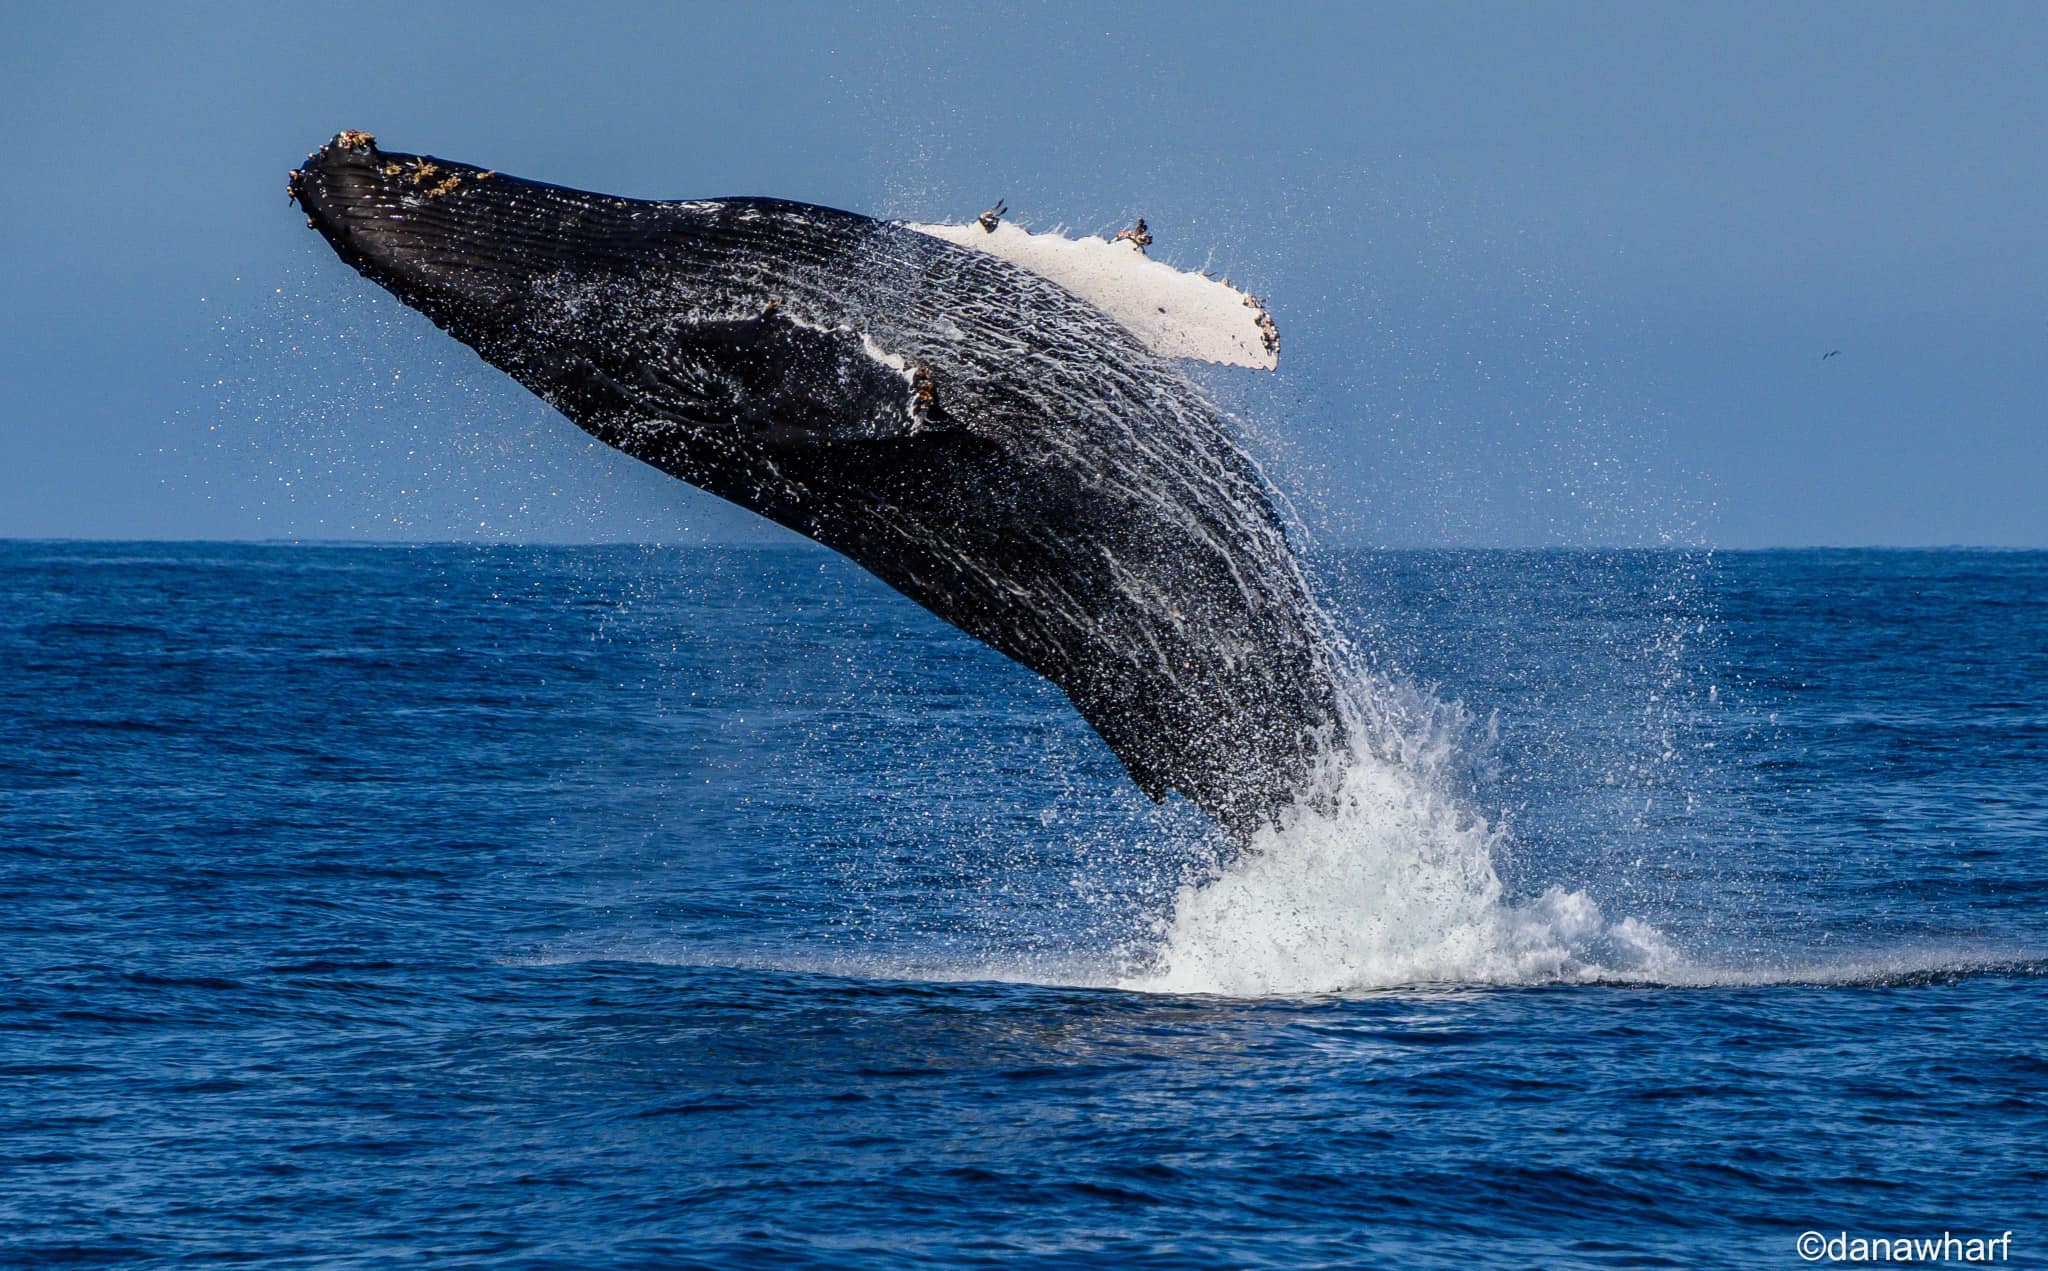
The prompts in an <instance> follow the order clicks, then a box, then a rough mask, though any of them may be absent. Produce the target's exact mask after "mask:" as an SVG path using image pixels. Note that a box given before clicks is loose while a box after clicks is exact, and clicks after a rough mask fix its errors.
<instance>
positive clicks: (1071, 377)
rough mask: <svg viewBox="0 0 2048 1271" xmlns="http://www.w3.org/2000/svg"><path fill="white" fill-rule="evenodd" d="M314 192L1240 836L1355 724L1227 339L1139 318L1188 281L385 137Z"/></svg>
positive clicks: (1201, 299) (532, 385)
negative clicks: (1142, 284) (1095, 271)
mask: <svg viewBox="0 0 2048 1271" xmlns="http://www.w3.org/2000/svg"><path fill="white" fill-rule="evenodd" d="M290 194H291V197H292V198H293V199H294V200H295V201H296V202H297V203H298V204H299V205H300V206H301V207H302V208H303V209H304V211H305V213H306V215H307V218H308V224H310V225H311V226H312V227H313V228H315V229H317V230H318V231H319V232H320V233H321V234H322V235H323V236H324V237H325V238H326V240H327V241H328V243H329V244H330V245H331V246H332V247H333V248H334V250H335V252H336V253H337V254H339V255H340V257H341V258H342V260H344V261H346V262H347V263H348V264H350V265H352V266H354V267H355V268H356V269H357V270H359V271H360V272H361V273H363V274H364V275H365V276H367V277H368V278H370V279H371V280H373V281H374V282H376V283H378V284H379V285H381V286H383V287H385V288H386V289H388V290H390V291H391V292H392V293H393V294H395V295H396V296H397V297H398V298H399V299H400V300H402V301H404V302H405V303H406V304H407V305H410V306H411V307H413V308H415V309H417V310H419V311H420V312H421V313H423V314H425V315H426V316H427V317H428V318H430V319H432V320H433V321H434V322H435V323H436V324H437V325H439V326H440V327H441V328H442V329H443V330H445V331H447V332H448V333H449V334H451V335H453V336H454V337H455V338H456V339H458V340H460V341H462V342H463V343H464V344H467V345H469V346H470V347H471V348H473V349H474V350H476V352H477V353H478V354H480V355H481V356H482V357H483V358H484V359H485V360H486V361H488V362H490V363H491V364H492V365H494V366H496V367H498V368H500V369H502V370H503V371H505V372H506V373H507V374H509V375H510V376H512V378H514V379H515V380H517V381H518V382H519V383H521V384H523V385H525V386H526V387H527V388H529V389H531V390H532V391H533V392H535V393H536V394H538V395H539V396H540V397H542V398H543V399H545V400H546V401H548V402H549V403H550V404H552V405H553V406H555V407H556V408H557V409H559V410H560V411H561V412H562V413H563V414H564V415H566V416H568V417H569V419H570V420H572V421H574V422H575V423H576V424H577V425H578V426H579V427H581V428H583V429H584V430H585V431H587V432H589V433H590V434H591V435H593V436H595V437H597V438H599V439H600V440H602V441H604V442H605V443H607V444H609V445H611V446H614V447H617V448H618V449H620V450H622V451H624V452H625V453H627V454H629V455H632V456H633V457H634V458H637V459H640V460H642V461H644V462H646V463H649V464H651V465H653V466H654V467H657V468H659V469H661V470H662V471H664V472H667V473H669V474H671V475H673V476H676V477H679V478H681V479H682V480H684V481H688V482H690V483H691V484H692V485H696V486H698V487H701V488H702V489H704V490H707V491H710V492H711V493H713V494H715V495H718V496H720V497H722V498H725V499H728V500H731V501H732V502H734V503H737V504H739V505H741V506H743V507H746V508H750V509H752V510H753V511H755V512H758V513H760V514H761V515H763V516H765V517H768V518H769V519H771V520H773V521H775V522H778V523H779V524H782V525H785V526H787V527H789V528H790V529H793V530H795V531H797V532H798V533H800V534H804V535H806V536H808V537H810V538H812V539H815V540H817V541H818V542H820V543H823V544H825V545H826V546H828V547H831V548H833V549H835V550H837V551H839V552H841V553H844V554H845V555H846V556H848V557H850V558H852V559H853V560H854V561H856V562H858V563H859V564H861V565H862V566H864V567H865V568H867V569H868V570H869V571H871V572H872V573H874V574H875V575H876V576H877V577H879V578H881V579H882V580H883V581H884V582H886V583H888V584H889V585H890V586H892V587H894V588H895V589H896V590H898V591H900V592H902V593H903V594H904V595H905V596H907V597H909V598H910V599H911V600H914V601H916V602H917V603H919V604H921V605H923V606H924V607H925V608H927V609H929V610H931V611H932V612H933V613H935V614H937V615H938V616H939V617H941V618H944V619H945V620H946V621H948V622H950V623H952V624H953V625H954V626H956V627H958V628H960V629H961V630H962V631H965V632H967V633H968V634H970V635H972V636H975V637H976V638H978V639H980V640H983V641H985V642H986V643H988V644H989V645H991V646H993V647H994V648H996V649H997V650H999V651H1001V652H1002V653H1004V654H1006V655H1008V656H1009V657H1011V658H1014V659H1016V660H1017V661H1018V662H1021V663H1023V664H1024V665H1025V666H1027V667H1029V668H1031V669H1032V670H1034V671H1036V672H1038V673H1039V674H1041V675H1043V676H1045V677H1046V678H1047V679H1049V680H1051V681H1052V682H1053V683H1055V684H1057V685H1058V686H1059V687H1060V688H1061V689H1062V690H1064V691H1065V693H1066V694H1067V696H1068V698H1069V699H1070V700H1071V701H1072V702H1073V703H1074V705H1075V707H1076V708H1078V709H1079V711H1080V712H1081V714H1082V716H1083V717H1085V718H1086V719H1087V721H1088V722H1089V724H1090V725H1092V726H1093V727H1094V729H1095V731H1096V732H1097V733H1098V734H1099V735H1100V736H1101V737H1102V739H1103V740H1104V741H1105V742H1106V743H1108V745H1109V747H1110V749H1111V750H1112V751H1114V752H1115V753H1116V755H1117V757H1118V758H1119V759H1121V760H1122V762H1123V764H1124V767H1125V769H1126V770H1127V771H1128V772H1129V773H1130V775H1131V777H1132V778H1133V779H1134V780H1135V781H1136V782H1137V784H1138V786H1139V787H1140V788H1141V789H1143V790H1144V791H1145V792H1146V793H1147V794H1148V795H1150V796H1151V797H1152V798H1154V799H1159V798H1163V797H1164V796H1165V795H1166V794H1167V793H1168V792H1169V791H1179V792H1180V793H1181V794H1183V795H1185V796H1186V797H1187V798H1188V799H1189V800H1191V801H1192V802H1193V803H1194V804H1196V805H1197V806H1198V807H1200V808H1201V809H1202V810H1203V811H1204V812H1206V813H1207V814H1208V815H1209V816H1210V817H1211V818H1213V819H1214V820H1215V821H1216V822H1218V823H1219V824H1220V825H1221V826H1223V827H1224V829H1225V830H1226V831H1227V832H1229V833H1231V834H1232V835H1233V836H1235V837H1238V838H1240V839H1242V838H1243V837H1245V836H1247V835H1249V834H1250V833H1251V832H1252V831H1253V830H1254V829H1256V828H1257V827H1258V826H1259V825H1261V824H1264V823H1266V822H1269V821H1271V820H1272V819H1273V818H1274V817H1275V816H1276V814H1277V813H1278V812H1279V811H1280V810H1281V809H1283V808H1284V807H1285V806H1287V805H1288V804H1289V803H1290V801H1292V800H1294V799H1295V798H1296V797H1297V794H1298V792H1299V791H1301V790H1302V788H1303V787H1304V786H1305V784H1306V783H1307V782H1308V780H1309V778H1310V775H1311V772H1312V770H1313V769H1314V768H1315V765H1316V761H1317V757H1318V756H1319V755H1320V754H1321V753H1323V752H1324V751H1325V749H1326V748H1327V747H1328V746H1330V745H1331V744H1332V743H1333V741H1334V740H1335V734H1336V733H1337V731H1339V730H1340V729H1341V727H1342V724H1341V722H1340V711H1339V703H1338V690H1337V683H1338V677H1337V675H1336V674H1335V668H1334V666H1333V657H1334V655H1333V653H1332V651H1331V649H1332V645H1331V642H1330V640H1329V639H1328V636H1327V633H1326V631H1325V628H1324V623H1323V619H1322V617H1321V615H1320V612H1319V610H1318V609H1317V607H1316V605H1315V603H1314V601H1313V599H1312V597H1311V595H1310V592H1309V589H1308V587H1307V585H1306V583H1305V582H1304V580H1303V576H1302V573H1301V570H1300V568H1299V566H1298V564H1297V561H1296V559H1295V556H1294V554H1293V553H1292V551H1291V550H1290V547H1289V544H1288V541H1287V537H1286V534H1285V531H1284V528H1283V525H1282V522H1281V520H1280V518H1279V517H1278V516H1277V515H1276V513H1275V510H1274V505H1273V502H1272V500H1271V498H1270V496H1269V492H1268V490H1267V489H1266V487H1265V485H1264V483H1263V481H1262V479H1261V478H1260V476H1259V474H1258V472H1257V470H1256V468H1255V466H1254V465H1253V463H1252V461H1251V460H1250V458H1249V457H1248V456H1247V455H1246V453H1245V452H1244V450H1243V449H1242V448H1241V447H1240V446H1239V445H1238V443H1237V442H1236V441H1235V440H1234V439H1233V437H1232V436H1231V433H1230V429H1229V425H1228V423H1227V421H1226V420H1225V419H1224V418H1223V417H1222V416H1221V415H1220V414H1219V412H1218V411H1217V410H1216V408H1215V407H1214V406H1213V405H1211V403H1210V402H1209V401H1208V400H1207V399H1206V397H1205V396H1204V395H1203V393H1202V392H1201V391H1200V390H1199V389H1198V388H1197V387H1196V386H1195V385H1194V384H1193V383H1192V382H1191V381H1190V380H1189V379H1188V378H1187V377H1186V375H1185V374H1184V373H1183V372H1182V371H1181V370H1180V369H1179V367H1178V366H1177V365H1176V364H1175V363H1174V362H1173V361H1171V360H1169V359H1168V358H1167V357H1166V356H1163V355H1162V352H1155V351H1154V350H1155V349H1163V352H1164V353H1177V354H1178V353H1186V352H1195V353H1198V354H1200V353H1202V350H1201V349H1200V348H1195V349H1180V348H1175V347H1173V346H1172V343H1171V340H1170V339H1167V340H1165V341H1164V342H1163V343H1162V340H1161V339H1160V338H1157V333H1149V335H1148V333H1147V332H1146V331H1145V330H1144V323H1143V322H1141V321H1137V320H1135V319H1134V317H1133V313H1134V312H1136V311H1140V310H1142V311H1143V313H1142V315H1140V316H1144V315H1149V316H1150V317H1151V318H1152V319H1153V320H1154V323H1155V325H1158V324H1161V323H1163V321H1164V319H1162V318H1161V316H1160V315H1168V316H1171V315H1169V307H1170V305H1169V301H1168V299H1167V297H1166V291H1167V290H1170V289H1162V290H1160V291H1159V293H1158V294H1159V296H1160V300H1159V303H1158V304H1157V305H1151V306H1150V307H1149V308H1148V307H1147V306H1148V305H1149V302H1150V299H1151V297H1152V295H1153V293H1152V292H1148V291H1144V290H1143V289H1142V288H1141V289H1139V290H1138V291H1137V292H1131V291H1130V290H1129V289H1128V288H1124V289H1123V290H1122V291H1119V289H1118V287H1117V286H1115V285H1112V286H1109V287H1106V288H1102V289H1099V290H1100V294H1099V295H1095V296H1093V297H1090V296H1089V295H1088V293H1089V292H1090V290H1091V287H1090V284H1089V282H1088V278H1089V277H1090V276H1091V275H1089V273H1088V269H1087V268H1086V266H1085V262H1084V264H1083V266H1082V267H1080V268H1079V270H1078V272H1075V271H1073V270H1070V271H1069V276H1066V277H1064V278H1061V280H1060V281H1055V280H1054V277H1053V276H1048V275H1054V276H1057V275H1058V273H1059V271H1058V270H1057V269H1047V270H1042V271H1034V270H1033V269H1032V268H1027V267H1025V266H1026V264H1028V263H1029V262H1028V261H1026V262H1025V264H1019V263H1013V261H1012V260H1009V259H1005V258H1004V255H1003V254H997V252H996V251H994V250H982V249H979V248H978V246H977V245H976V243H975V242H974V240H973V237H972V236H973V235H975V234H983V233H986V234H988V235H989V236H990V237H991V239H993V238H994V237H995V236H996V230H997V228H998V226H997V225H996V224H995V223H994V221H996V220H999V219H1000V211H1001V210H1000V209H991V211H990V213H987V214H984V217H983V218H982V221H981V225H980V226H979V227H976V226H972V225H970V226H966V227H922V228H919V227H912V226H908V225H903V224H899V223H895V222H888V221H880V220H875V219H871V218H869V217H865V216H861V215H857V214H855V213H851V212H842V211H836V210H833V209H830V208H824V207H814V206H810V205H806V204H801V203H792V202H784V201H781V200H776V199H766V198H725V199H707V200H692V201H686V202H647V201H642V200H636V199H627V198H617V197H612V196H608V195H602V194H593V193H586V192H582V191H578V190H571V189H566V188H562V187H559V186H553V185H546V184H542V183H539V182H534V181H526V180H519V179H516V178H513V177H509V176H506V175H504V174H502V173H499V172H495V171H489V170H485V169H482V168H478V167H474V166H471V165H469V164H463V163H456V162H452V161H449V160H446V159H441V158H436V157H431V156H425V155H411V154H399V153H394V152H391V151H387V150H384V149H381V148H379V147H378V146H377V144H376V142H375V139H374V138H372V137H370V136H368V135H367V134H364V133H354V132H350V133H343V134H341V135H339V136H337V137H336V138H335V139H334V140H333V141H331V142H329V143H328V144H327V145H325V146H323V147H322V148H321V149H319V150H318V151H316V152H314V153H313V154H312V155H310V156H309V157H308V158H307V160H306V162H305V163H304V164H303V165H302V166H301V167H299V168H298V169H296V170H295V171H293V172H292V174H291V178H290ZM955 229H957V230H958V231H959V232H958V233H955V232H954V230H955ZM1000 229H1001V230H1002V231H1003V237H1004V239H1005V242H1011V241H1012V240H1011V239H1010V238H1009V236H1010V235H1011V234H1012V233H1013V232H1014V231H1013V228H1012V227H1011V226H1008V225H1002V226H1000ZM1127 237H1129V236H1127ZM1092 241H1093V242H1096V243H1103V242H1104V240H1092ZM1105 246H1116V247H1117V249H1118V250H1128V251H1139V252H1142V248H1143V243H1142V242H1140V243H1137V245H1136V246H1132V245H1131V244H1129V243H1125V244H1120V245H1111V244H1106V243H1105ZM1018 250H1019V251H1020V252H1024V253H1026V254H1028V251H1029V245H1028V244H1024V245H1021V246H1019V248H1018ZM1008 254H1015V253H1008ZM1157 268H1159V269H1165V268H1166V267H1165V266H1163V265H1159V266H1157ZM1187 277H1189V278H1193V279H1198V280H1200V281H1201V282H1203V283H1207V285H1208V286H1210V287H1212V288H1213V287H1217V286H1220V284H1214V283H1208V280H1206V279H1200V276H1199V275H1188V276H1187ZM1063 283H1064V284H1065V285H1063ZM1190 286H1192V284H1190ZM1176 294H1177V293H1176ZM1225 294H1226V295H1227V296H1228V297H1237V293H1234V292H1227V293H1225ZM1211 299H1213V295H1212V294H1210V293H1204V294H1201V295H1194V296H1193V297H1192V299H1191V300H1188V303H1189V304H1191V305H1193V306H1194V307H1196V308H1200V307H1201V306H1203V305H1208V304H1210V301H1211ZM1171 303H1172V305H1179V304H1180V303H1181V300H1180V299H1175V300H1173V301H1172V302H1171ZM1235 303H1236V301H1235V300H1231V301H1229V302H1228V304H1235ZM1228 304H1226V308H1225V309H1223V310H1214V311H1213V312H1211V313H1210V314H1209V315H1208V316H1209V318H1211V319H1214V320H1215V322H1217V323H1219V324H1226V325H1227V324H1229V323H1232V322H1239V321H1241V322H1242V323H1246V324H1250V325H1249V327H1248V328H1247V329H1249V330H1250V331H1251V332H1252V333H1253V334H1252V336H1250V337H1249V338H1246V337H1244V336H1243V332H1242V331H1241V330H1238V329H1237V328H1235V327H1232V328H1231V331H1230V333H1229V334H1227V335H1226V336H1223V337H1219V338H1222V339H1224V341H1225V342H1226V343H1229V342H1231V341H1235V344H1236V345H1237V346H1242V347H1240V348H1239V349H1238V352H1236V353H1233V354H1227V355H1219V356H1218V357H1217V359H1216V360H1225V361H1237V362H1240V363H1241V364H1249V365H1260V364H1264V365H1270V364H1271V361H1270V358H1271V355H1272V354H1273V352H1274V351H1275V349H1276V348H1277V338H1276V337H1275V335H1274V333H1273V328H1272V324H1271V322H1270V320H1269V319H1267V318H1266V317H1265V314H1264V311H1263V309H1260V308H1258V307H1257V306H1256V305H1255V304H1252V303H1251V302H1250V301H1248V300H1245V301H1244V303H1243V304H1242V305H1241V306H1239V307H1240V308H1242V309H1243V310H1244V311H1243V312H1242V313H1241V314H1239V315H1238V316H1237V317H1236V318H1233V317H1232V316H1231V314H1230V313H1229V312H1228ZM1210 307H1211V309H1212V310H1213V309H1214V306H1213V305H1211V306H1210ZM1152 309H1156V310H1157V313H1156V314H1153V313H1152V312H1151V310H1152ZM1118 310H1122V311H1123V312H1122V313H1121V315H1120V316H1121V317H1122V319H1123V320H1121V321H1120V320H1119V317H1118V316H1112V313H1113V312H1115V311H1118ZM1197 325H1199V324H1197ZM1222 329H1223V327H1222V326H1220V325H1219V327H1218V330H1219V331H1220V330H1222ZM1261 337H1263V342H1262V343H1259V341H1260V339H1261Z"/></svg>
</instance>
